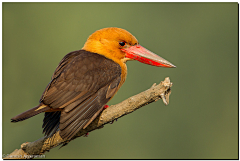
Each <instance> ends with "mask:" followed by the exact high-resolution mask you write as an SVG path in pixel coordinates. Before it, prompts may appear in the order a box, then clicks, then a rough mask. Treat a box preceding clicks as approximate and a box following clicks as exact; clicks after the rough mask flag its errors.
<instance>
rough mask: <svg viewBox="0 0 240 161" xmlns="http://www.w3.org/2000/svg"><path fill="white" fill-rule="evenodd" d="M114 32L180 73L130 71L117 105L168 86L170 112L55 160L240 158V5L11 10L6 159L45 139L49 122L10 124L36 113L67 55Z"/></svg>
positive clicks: (161, 109)
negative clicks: (93, 37) (102, 32)
mask: <svg viewBox="0 0 240 161" xmlns="http://www.w3.org/2000/svg"><path fill="white" fill-rule="evenodd" d="M105 27H120V28H124V29H126V30H128V31H129V32H131V33H132V34H133V35H134V36H136V38H137V39H138V40H139V42H140V44H141V45H142V46H144V47H146V48H147V49H149V50H151V51H153V52H155V53H156V54H158V55H160V56H162V57H163V58H165V59H167V60H168V61H170V62H171V63H173V64H174V65H176V66H177V68H173V69H168V68H157V67H153V66H148V65H145V64H142V63H139V62H137V61H134V62H128V63H127V65H128V77H127V80H126V82H125V84H124V85H123V86H122V88H121V89H120V90H119V92H118V93H117V95H115V97H114V98H113V99H112V100H111V102H109V103H108V105H112V104H117V103H119V102H121V101H123V100H124V99H126V98H128V97H130V96H132V95H135V94H137V93H139V92H141V91H144V90H146V89H148V88H149V87H151V85H152V84H153V83H155V82H156V83H159V82H160V81H162V80H164V78H165V77H170V80H171V81H172V82H173V87H172V94H171V96H170V104H169V105H168V106H165V105H164V104H163V102H162V101H161V100H160V101H158V102H156V103H152V104H150V105H148V106H145V107H143V108H141V109H140V110H137V111H135V112H133V113H131V114H129V115H127V116H124V117H122V118H121V119H119V120H118V121H117V122H115V123H114V124H112V125H106V126H105V127H104V128H103V129H101V130H95V131H94V132H91V133H90V134H89V137H87V138H86V137H81V138H78V139H76V140H74V141H72V142H70V143H69V145H68V146H66V147H64V148H61V149H60V150H59V148H54V149H52V150H51V151H50V152H49V153H45V155H46V158H47V159H64V158H70V159H75V158H78V159H237V158H238V3H3V154H9V153H11V152H12V151H13V150H15V149H16V148H20V145H21V143H23V142H26V141H30V142H31V141H34V140H36V139H38V138H41V137H42V136H43V134H42V128H41V126H42V119H43V114H40V115H38V116H35V117H33V118H31V119H28V120H26V121H23V122H19V123H11V122H10V118H12V117H13V116H15V115H17V114H19V113H21V112H24V111H25V110H28V109H29V108H32V107H34V106H36V105H37V104H38V100H39V99H40V97H41V94H42V92H43V90H44V89H45V87H46V85H47V84H48V83H49V81H50V78H51V75H52V74H53V72H54V70H55V68H56V66H57V65H58V63H59V62H60V60H61V59H62V58H63V56H64V55H65V54H67V53H69V52H71V51H74V50H79V49H81V48H82V47H83V44H84V42H85V41H86V39H87V38H88V36H89V35H90V34H92V33H93V32H94V31H96V30H98V29H101V28H105Z"/></svg>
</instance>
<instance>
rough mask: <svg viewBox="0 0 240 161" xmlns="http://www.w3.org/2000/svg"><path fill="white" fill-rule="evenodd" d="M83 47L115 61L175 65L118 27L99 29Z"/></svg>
mask: <svg viewBox="0 0 240 161" xmlns="http://www.w3.org/2000/svg"><path fill="white" fill-rule="evenodd" d="M82 49H83V50H86V51H90V52H94V53H98V54H101V55H104V56H105V57H107V58H110V59H112V60H113V61H115V62H126V61H127V60H138V61H140V62H142V63H145V64H149V65H154V66H161V67H175V66H174V65H173V64H171V63H170V62H168V61H166V60H165V59H163V58H161V57H160V56H158V55H156V54H154V53H152V52H151V51H149V50H147V49H145V48H144V47H142V46H140V45H139V43H138V40H137V39H136V38H135V37H134V36H133V35H132V34H131V33H129V32H128V31H126V30H124V29H121V28H116V27H110V28H104V29H100V30H97V31H96V32H94V33H93V34H92V35H90V36H89V38H88V39H87V41H86V43H85V44H84V47H83V48H82Z"/></svg>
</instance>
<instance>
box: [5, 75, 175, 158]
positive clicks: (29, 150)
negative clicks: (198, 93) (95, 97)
mask: <svg viewBox="0 0 240 161" xmlns="http://www.w3.org/2000/svg"><path fill="white" fill-rule="evenodd" d="M171 87H172V83H171V82H170V79H169V77H166V78H165V80H164V81H162V82H161V83H160V84H158V85H156V83H154V84H153V85H152V87H151V88H149V89H148V90H146V91H143V92H141V93H139V94H137V95H135V96H132V97H130V98H128V99H126V100H124V101H123V102H121V103H118V104H116V105H112V106H110V107H108V108H107V109H105V110H103V112H102V113H100V114H99V116H98V117H97V118H96V119H95V120H94V121H93V122H92V123H91V124H90V125H89V126H88V127H87V128H86V129H82V130H80V131H79V132H78V133H77V134H76V135H75V136H74V137H73V138H72V139H71V140H63V139H62V138H61V137H60V135H59V132H56V133H55V134H54V136H52V137H51V138H46V137H43V138H40V139H38V140H36V141H34V142H26V143H23V144H22V145H21V148H20V149H16V150H15V151H13V152H12V153H11V154H9V155H8V156H7V157H5V158H4V159H29V158H34V157H36V156H40V155H42V154H44V153H45V152H46V151H49V150H50V149H52V148H54V147H56V146H59V145H62V146H64V145H66V144H67V143H69V142H70V141H72V140H74V139H76V138H78V137H80V136H83V135H85V134H87V133H88V132H91V131H93V130H96V129H100V128H103V125H104V124H107V123H110V122H112V121H114V120H116V119H118V118H120V117H122V116H124V115H127V114H129V113H131V112H133V111H135V110H137V109H139V108H140V107H143V106H145V105H147V104H149V103H152V102H156V101H158V100H159V99H162V100H163V103H164V104H165V105H168V103H169V96H170V94H171Z"/></svg>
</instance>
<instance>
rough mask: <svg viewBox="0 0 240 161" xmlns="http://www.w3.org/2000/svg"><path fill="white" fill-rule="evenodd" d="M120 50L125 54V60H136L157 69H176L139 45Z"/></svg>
mask: <svg viewBox="0 0 240 161" xmlns="http://www.w3.org/2000/svg"><path fill="white" fill-rule="evenodd" d="M121 50H122V51H123V52H125V53H126V57H127V58H130V59H134V60H137V61H139V62H141V63H145V64H149V65H153V66H157V67H166V68H176V66H175V65H173V64H172V63H170V62H168V61H167V60H165V59H163V58H161V57H160V56H158V55H156V54H154V53H153V52H151V51H149V50H147V49H145V48H144V47H142V46H141V45H134V46H131V47H129V48H127V49H121Z"/></svg>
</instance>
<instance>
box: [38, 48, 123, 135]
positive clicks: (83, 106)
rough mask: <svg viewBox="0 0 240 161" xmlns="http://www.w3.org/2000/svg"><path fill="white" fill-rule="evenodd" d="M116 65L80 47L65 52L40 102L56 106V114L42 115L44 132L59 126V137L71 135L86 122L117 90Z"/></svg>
mask: <svg viewBox="0 0 240 161" xmlns="http://www.w3.org/2000/svg"><path fill="white" fill-rule="evenodd" d="M120 81H121V68H120V66H119V65H118V64H117V63H115V62H113V61H112V60H110V59H107V58H106V57H104V56H101V55H99V54H96V53H91V52H87V51H84V50H80V51H75V52H72V53H69V54H68V55H66V56H65V57H64V58H63V60H62V61H61V62H60V64H59V65H58V67H57V69H56V70H55V72H54V75H53V76H52V80H51V82H50V83H49V85H48V86H47V88H46V89H45V91H44V92H43V95H42V97H41V99H40V102H43V103H44V104H46V105H48V106H49V107H51V108H53V109H56V108H62V109H63V110H62V111H61V116H60V121H56V120H57V119H56V118H58V117H59V113H58V115H57V114H56V115H50V114H45V118H44V123H43V128H44V132H45V134H48V135H49V134H52V131H56V129H57V128H58V127H59V129H60V135H61V137H62V138H63V139H65V138H67V139H70V138H72V137H73V136H74V135H75V134H76V133H77V132H78V131H79V130H80V129H81V128H83V127H84V128H85V127H86V126H87V125H89V124H90V123H91V122H92V121H93V119H94V118H95V117H96V116H97V114H98V113H99V112H100V111H101V110H102V108H103V106H104V105H105V104H106V103H107V102H108V101H109V100H110V99H111V98H112V96H113V95H114V94H115V93H116V91H117V90H118V85H119V83H120Z"/></svg>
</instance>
